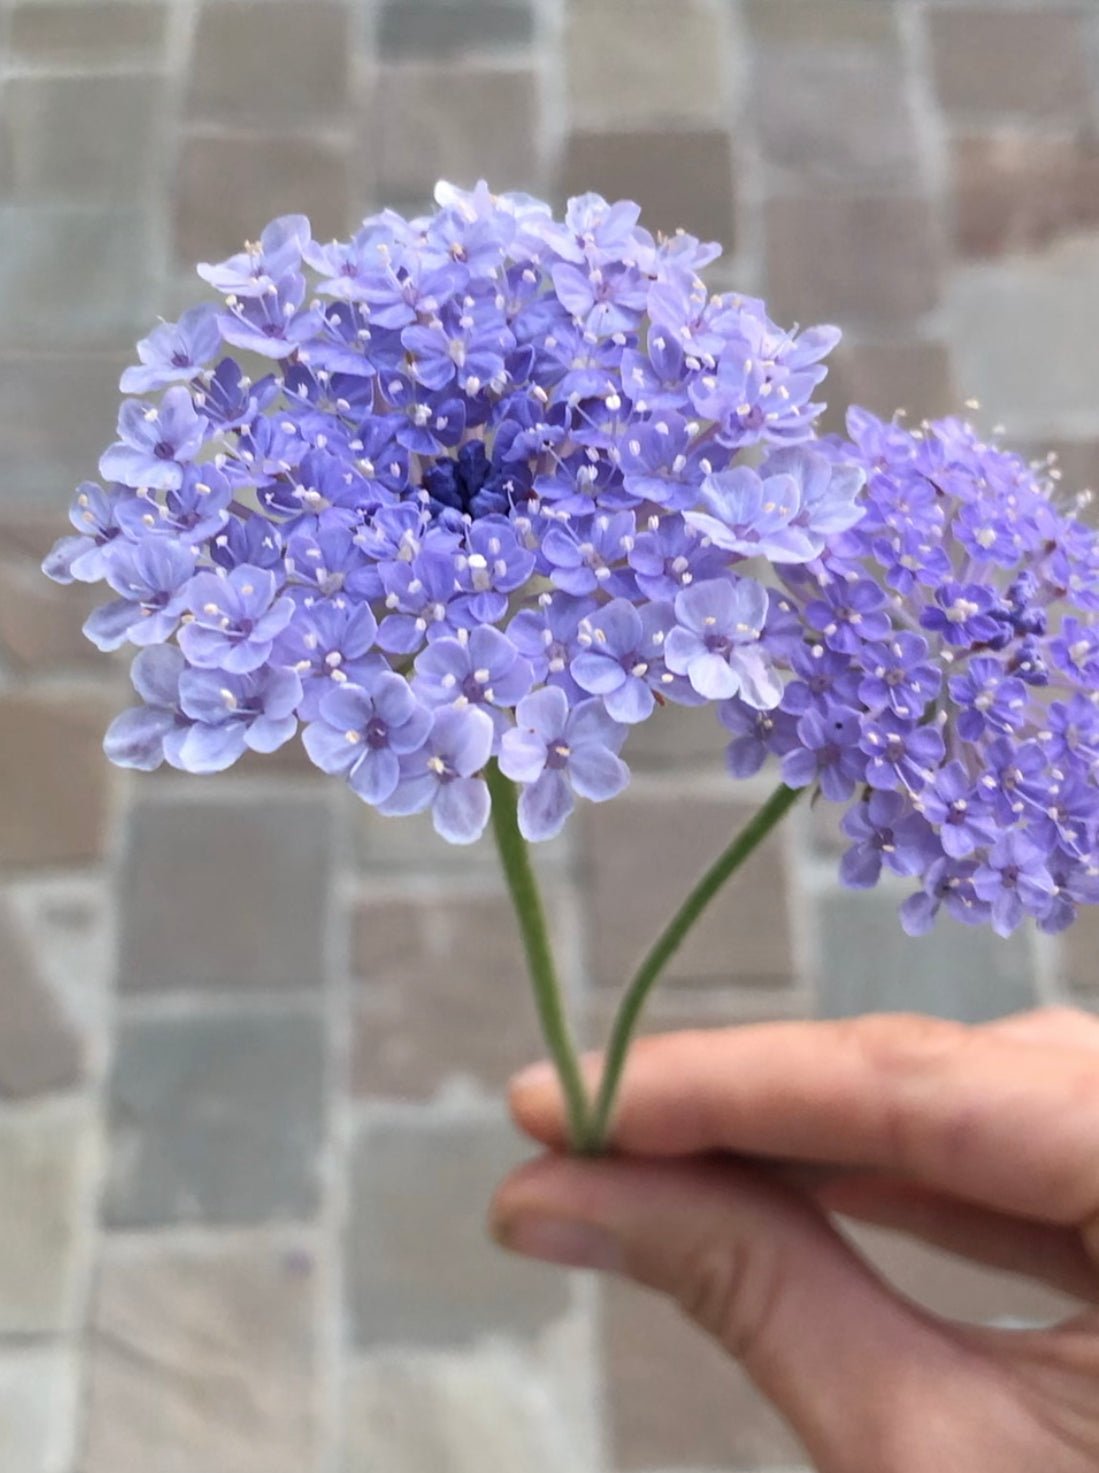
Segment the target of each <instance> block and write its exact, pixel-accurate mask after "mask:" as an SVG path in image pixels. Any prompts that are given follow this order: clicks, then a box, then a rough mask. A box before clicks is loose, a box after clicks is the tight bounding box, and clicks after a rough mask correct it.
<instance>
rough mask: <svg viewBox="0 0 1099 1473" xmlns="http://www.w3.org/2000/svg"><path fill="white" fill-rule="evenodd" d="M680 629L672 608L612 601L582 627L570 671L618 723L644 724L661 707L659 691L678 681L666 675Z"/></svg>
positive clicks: (587, 619) (586, 620)
mask: <svg viewBox="0 0 1099 1473" xmlns="http://www.w3.org/2000/svg"><path fill="white" fill-rule="evenodd" d="M674 625H675V613H674V611H673V609H672V606H671V604H666V603H656V604H645V605H644V607H643V608H641V609H640V610H638V609H635V608H634V606H633V604H631V603H627V601H626V600H625V599H614V600H612V602H611V603H609V604H606V605H605V606H604V607H603V608H602V609H600V610H599V612H598V613H597V614H592V615H590V616H589V617H588V618H586V619H584V620H583V622H582V623H581V625H580V629H579V636H578V642H579V644H580V646H581V648H580V651H579V653H578V654H577V655H576V656H575V657H574V658H573V661H572V663H571V665H570V667H569V668H570V670H571V672H572V677H573V679H574V680H575V681H576V683H577V685H578V686H579V687H580V689H581V690H583V691H586V692H587V693H588V694H589V695H593V696H602V698H603V704H604V705H605V706H606V708H607V714H608V715H609V716H611V717H612V718H613V719H614V720H615V721H621V722H624V723H626V724H628V725H633V724H635V723H636V722H638V721H644V720H645V719H646V717H648V716H650V715H651V714H652V710H653V707H654V706H655V704H656V697H655V695H654V694H653V687H654V686H656V687H657V688H658V689H659V688H661V687H662V686H663V685H665V684H667V683H670V682H674V680H675V677H674V676H673V675H672V674H671V673H670V672H669V671H667V670H665V669H664V642H665V639H666V637H667V634H668V631H669V630H670V629H671V628H672V627H673V626H674ZM665 676H666V677H667V680H666V681H665V679H664V677H665Z"/></svg>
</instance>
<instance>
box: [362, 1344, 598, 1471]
mask: <svg viewBox="0 0 1099 1473" xmlns="http://www.w3.org/2000/svg"><path fill="white" fill-rule="evenodd" d="M540 1370H541V1367H540V1366H539V1365H538V1364H537V1363H535V1362H534V1358H533V1357H531V1356H525V1355H522V1354H521V1353H520V1352H519V1351H517V1350H515V1349H512V1348H511V1347H506V1348H505V1347H504V1346H485V1347H483V1348H478V1349H477V1350H470V1349H468V1348H467V1349H464V1350H462V1351H460V1352H458V1353H456V1354H451V1355H430V1354H428V1355H424V1354H421V1355H416V1356H410V1355H408V1354H407V1353H406V1354H401V1355H394V1356H388V1357H385V1356H383V1357H377V1358H371V1359H370V1360H365V1361H362V1362H360V1363H359V1364H358V1365H356V1366H354V1367H353V1368H352V1369H351V1371H350V1372H349V1373H348V1376H347V1380H346V1386H345V1403H346V1408H347V1412H346V1420H347V1430H346V1439H345V1445H344V1449H343V1461H342V1463H341V1464H340V1469H341V1473H377V1470H380V1469H384V1470H385V1473H483V1470H484V1469H486V1468H491V1469H499V1470H501V1473H505V1470H507V1473H511V1470H515V1473H560V1470H562V1469H565V1468H567V1469H569V1473H592V1464H591V1462H590V1461H589V1460H588V1459H587V1458H585V1457H584V1453H583V1450H582V1449H581V1448H580V1447H578V1446H577V1438H576V1436H575V1433H574V1429H573V1427H572V1425H571V1419H569V1418H568V1416H567V1413H565V1411H564V1409H563V1408H562V1407H561V1405H560V1398H558V1397H556V1396H555V1395H554V1392H555V1389H556V1388H554V1387H553V1386H552V1385H547V1378H546V1377H545V1376H544V1375H540V1374H539V1372H540Z"/></svg>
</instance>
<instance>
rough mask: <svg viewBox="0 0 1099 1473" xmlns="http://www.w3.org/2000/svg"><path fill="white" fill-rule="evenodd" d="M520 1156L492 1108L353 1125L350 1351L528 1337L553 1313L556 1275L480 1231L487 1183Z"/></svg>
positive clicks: (564, 1292) (564, 1299) (559, 1305)
mask: <svg viewBox="0 0 1099 1473" xmlns="http://www.w3.org/2000/svg"><path fill="white" fill-rule="evenodd" d="M527 1154H528V1152H527V1150H526V1148H525V1147H524V1146H523V1145H521V1144H520V1142H519V1141H518V1140H516V1138H515V1136H514V1135H513V1133H512V1131H511V1130H510V1128H509V1127H508V1125H507V1123H506V1122H505V1121H504V1120H503V1118H502V1117H498V1116H495V1115H494V1116H491V1117H489V1116H476V1117H472V1118H468V1117H461V1116H452V1117H450V1118H439V1117H432V1116H430V1115H427V1114H421V1113H418V1112H413V1111H402V1112H399V1113H394V1114H393V1115H391V1116H390V1115H386V1116H376V1117H375V1118H374V1119H372V1120H371V1121H370V1122H369V1123H368V1124H367V1125H365V1126H364V1127H363V1129H362V1130H361V1131H360V1134H359V1136H358V1138H357V1140H356V1141H355V1142H354V1145H353V1147H352V1151H351V1164H350V1174H351V1175H350V1182H351V1198H350V1210H349V1215H348V1219H347V1228H346V1235H345V1239H344V1253H345V1277H346V1285H347V1289H346V1292H347V1303H348V1309H349V1313H350V1318H351V1332H352V1338H353V1342H354V1344H355V1345H356V1346H357V1347H358V1348H360V1349H368V1348H371V1347H376V1346H386V1345H395V1344H399V1345H402V1346H407V1347H442V1346H460V1345H466V1344H469V1343H471V1342H473V1341H476V1340H479V1339H481V1338H483V1337H485V1336H491V1335H495V1334H512V1335H516V1336H520V1337H530V1336H533V1335H535V1334H536V1333H538V1332H539V1331H541V1330H542V1329H543V1328H544V1327H545V1326H546V1325H547V1324H549V1323H550V1322H552V1321H553V1320H555V1319H557V1318H559V1317H560V1316H561V1315H562V1314H563V1313H564V1312H565V1310H566V1308H567V1305H568V1289H567V1284H568V1281H567V1279H566V1277H565V1276H564V1275H563V1274H561V1273H557V1272H554V1270H553V1269H550V1268H547V1267H545V1266H544V1265H538V1264H532V1263H523V1262H522V1261H520V1260H517V1259H514V1258H509V1257H507V1256H506V1255H505V1254H503V1253H502V1252H501V1251H500V1249H498V1248H496V1247H495V1246H494V1245H493V1244H492V1243H491V1241H490V1240H489V1238H488V1235H487V1232H486V1229H485V1212H486V1210H487V1206H488V1202H489V1200H490V1198H491V1195H492V1192H493V1189H494V1187H495V1186H496V1184H497V1182H498V1181H499V1180H500V1178H501V1177H502V1176H503V1175H504V1173H505V1172H506V1171H508V1170H509V1169H510V1168H511V1167H513V1166H515V1165H517V1164H518V1162H519V1161H520V1160H521V1159H523V1157H524V1156H525V1155H527Z"/></svg>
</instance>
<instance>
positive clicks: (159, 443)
mask: <svg viewBox="0 0 1099 1473" xmlns="http://www.w3.org/2000/svg"><path fill="white" fill-rule="evenodd" d="M206 430H207V422H206V420H205V419H204V418H203V416H202V415H200V414H197V413H196V412H195V406H194V404H193V403H192V402H191V395H190V393H189V392H188V390H187V389H185V388H183V387H182V385H176V386H175V387H174V388H171V389H169V390H168V392H167V393H166V394H165V395H164V397H163V399H161V401H160V404H159V405H152V406H150V405H148V404H145V403H143V402H142V401H141V400H140V399H127V400H126V401H125V403H124V404H123V406H122V409H121V412H120V413H119V416H118V440H117V441H116V443H115V444H114V445H112V446H111V447H110V449H109V450H105V451H104V452H103V455H102V456H101V458H100V461H99V472H100V475H102V476H104V477H105V478H106V479H107V480H109V481H120V482H121V483H122V484H123V485H124V486H134V487H147V488H148V489H149V490H151V491H175V490H177V489H178V488H179V487H180V486H181V485H182V484H183V468H184V465H185V464H186V463H187V462H188V461H190V460H193V459H194V457H195V456H196V455H197V454H198V452H199V451H200V450H201V448H202V443H203V440H204V439H205V437H206Z"/></svg>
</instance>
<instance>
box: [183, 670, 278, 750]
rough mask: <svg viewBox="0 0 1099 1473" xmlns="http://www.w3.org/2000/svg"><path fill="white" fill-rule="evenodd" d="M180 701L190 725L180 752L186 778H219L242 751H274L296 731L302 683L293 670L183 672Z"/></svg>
mask: <svg viewBox="0 0 1099 1473" xmlns="http://www.w3.org/2000/svg"><path fill="white" fill-rule="evenodd" d="M179 696H180V704H181V706H182V708H183V711H184V714H185V715H187V716H189V717H190V718H191V720H192V722H193V723H194V724H193V725H192V726H191V728H190V730H189V731H188V732H187V733H186V735H185V736H184V738H183V740H182V742H181V743H180V746H179V752H178V766H180V767H181V768H183V769H184V771H186V772H197V773H206V772H222V771H224V769H225V768H227V767H231V766H232V765H233V763H234V762H236V761H237V760H238V758H240V757H243V755H244V753H245V750H246V749H251V751H253V752H274V751H277V749H278V748H279V747H281V746H284V745H285V744H286V743H287V742H288V741H289V740H290V738H291V737H292V736H293V735H294V733H295V732H296V731H297V729H298V721H297V717H296V716H295V715H294V712H295V710H296V708H297V705H298V702H299V701H300V700H301V681H300V680H299V679H298V677H297V676H296V675H295V674H294V672H293V671H292V670H270V669H267V670H254V671H252V672H250V673H249V674H246V675H231V674H229V673H228V672H226V671H224V670H184V672H183V674H182V675H181V676H180V681H179Z"/></svg>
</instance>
